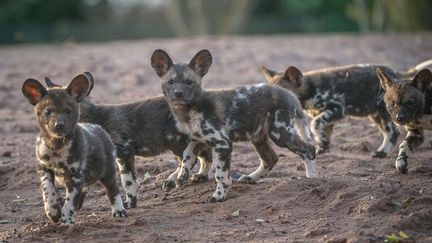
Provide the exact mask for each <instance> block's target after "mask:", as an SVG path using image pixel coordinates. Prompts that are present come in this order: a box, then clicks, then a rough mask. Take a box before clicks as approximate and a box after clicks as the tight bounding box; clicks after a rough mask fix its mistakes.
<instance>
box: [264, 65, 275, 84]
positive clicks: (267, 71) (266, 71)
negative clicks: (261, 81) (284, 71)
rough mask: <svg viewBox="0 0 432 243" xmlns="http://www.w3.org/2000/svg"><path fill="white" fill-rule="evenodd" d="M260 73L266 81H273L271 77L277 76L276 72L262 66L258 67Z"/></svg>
mask: <svg viewBox="0 0 432 243" xmlns="http://www.w3.org/2000/svg"><path fill="white" fill-rule="evenodd" d="M260 70H261V72H262V73H263V74H264V76H265V77H266V79H267V81H270V80H272V79H273V77H274V76H275V75H276V74H277V72H275V71H273V70H270V69H268V68H266V67H264V66H261V67H260Z"/></svg>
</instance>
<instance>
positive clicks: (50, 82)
mask: <svg viewBox="0 0 432 243" xmlns="http://www.w3.org/2000/svg"><path fill="white" fill-rule="evenodd" d="M45 83H46V85H47V86H48V88H52V87H61V86H60V85H58V84H55V83H54V82H53V81H51V79H49V78H48V77H45Z"/></svg>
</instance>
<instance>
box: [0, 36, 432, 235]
mask: <svg viewBox="0 0 432 243" xmlns="http://www.w3.org/2000/svg"><path fill="white" fill-rule="evenodd" d="M156 48H162V49H165V50H167V51H168V52H169V53H170V54H171V56H172V57H173V60H174V61H183V62H186V61H189V60H190V58H192V56H193V55H194V54H195V53H196V52H197V51H198V50H199V49H201V48H207V49H210V51H211V52H212V53H213V56H214V64H213V66H212V67H211V68H210V72H209V74H208V75H207V76H206V77H205V79H204V87H205V88H208V89H215V88H232V87H236V86H239V85H247V84H254V83H259V82H262V81H263V80H264V77H263V75H261V73H260V71H259V66H260V65H267V66H269V67H272V68H274V69H277V70H282V69H284V68H286V67H287V66H288V65H296V66H297V67H298V68H300V69H301V70H304V71H305V70H311V69H317V68H322V67H327V66H334V65H342V64H350V63H367V62H371V63H380V64H387V65H389V66H391V67H394V68H396V69H400V70H405V69H407V68H409V67H411V66H413V65H415V64H417V63H419V62H420V61H423V60H426V59H429V58H432V34H429V33H423V34H402V35H393V34H390V35H365V36H363V35H289V36H271V37H262V36H256V37H221V38H210V37H209V38H192V39H147V40H142V41H130V42H129V41H127V42H110V43H97V44H96V43H86V44H75V43H59V44H57V45H18V46H2V47H0V90H1V92H0V124H1V126H0V241H4V242H6V241H7V242H9V241H10V242H15V241H70V242H76V241H104V242H120V241H122V242H124V241H134V242H158V241H164V242H166V241H169V242H173V241H180V242H183V241H209V242H212V241H228V242H233V241H247V242H251V241H252V242H253V241H260V242H261V241H266V242H327V241H329V242H383V241H384V236H385V235H386V234H391V233H397V232H399V231H400V230H402V231H404V232H405V233H407V234H408V235H409V236H410V237H411V238H412V239H415V240H417V242H432V161H431V159H432V151H431V148H432V145H431V142H430V139H431V136H430V135H431V133H430V132H427V133H426V136H427V139H426V141H425V143H424V144H423V145H422V146H421V147H420V148H419V149H417V151H416V152H415V156H414V158H413V160H412V163H411V164H410V166H409V173H408V174H407V175H401V174H398V173H396V172H395V169H394V167H393V164H394V160H395V158H396V155H397V152H396V151H393V152H392V153H391V155H390V156H388V157H387V158H384V159H373V158H371V156H370V155H369V154H370V153H371V152H372V151H373V150H374V149H375V148H377V147H378V146H379V144H380V141H381V135H380V133H379V131H378V129H377V127H375V126H374V125H372V124H371V123H370V122H369V121H368V120H367V119H352V118H347V119H345V120H343V121H342V122H340V123H338V124H337V125H336V128H335V133H334V135H333V139H332V147H331V152H330V153H328V154H325V155H321V156H319V157H318V158H317V166H318V169H319V173H320V177H319V178H317V179H307V178H305V176H304V174H305V172H304V167H303V166H302V163H301V161H300V159H299V158H298V157H297V156H295V155H294V154H292V153H291V152H289V151H287V150H286V149H280V148H276V151H277V153H278V154H279V157H280V159H279V162H278V164H277V165H276V166H275V167H274V168H273V170H272V171H271V173H270V174H269V176H268V177H267V178H265V179H263V180H261V181H260V182H259V183H258V184H256V185H246V184H238V183H234V184H233V187H232V190H231V191H230V192H229V195H228V199H227V200H226V201H225V202H223V203H216V204H211V203H209V202H207V199H208V197H209V196H210V195H211V193H212V192H213V190H214V180H213V179H212V180H210V181H209V182H206V183H203V184H191V183H189V184H186V185H184V186H183V187H182V188H176V189H173V190H172V191H170V192H166V191H164V190H162V188H161V184H162V181H163V180H164V179H165V178H166V177H167V176H168V175H169V173H171V172H172V171H173V170H174V169H175V167H176V163H175V162H174V161H173V159H174V156H173V155H172V154H170V153H166V154H161V155H159V156H157V157H154V158H137V163H136V165H137V171H138V179H139V182H140V190H139V192H140V194H139V197H138V203H139V205H138V207H137V208H135V209H131V210H129V211H128V214H129V217H128V218H127V219H118V218H112V217H111V215H110V207H109V204H108V200H107V198H106V197H105V194H104V190H103V188H102V187H101V186H100V185H95V186H93V187H92V190H91V191H90V193H89V194H88V196H87V198H86V201H85V202H84V206H83V209H82V210H81V211H80V213H79V214H78V218H77V223H76V225H74V226H73V227H64V226H58V225H55V224H52V223H49V221H48V219H47V217H46V216H45V214H44V211H43V204H42V195H41V193H40V190H39V181H38V176H37V173H36V164H37V163H36V160H35V155H34V144H35V137H36V135H37V133H38V129H37V126H36V121H35V115H34V114H33V107H32V106H31V105H30V104H29V103H28V102H27V101H26V100H25V98H24V97H23V95H22V94H21V85H22V82H23V81H24V80H25V79H26V78H29V77H33V78H37V79H39V80H43V78H44V77H45V76H49V77H50V78H51V79H52V80H54V81H55V82H58V83H63V84H66V83H67V82H69V81H70V80H71V79H72V78H73V77H74V76H75V75H76V74H78V73H81V72H84V71H87V70H88V71H91V72H92V73H93V74H94V76H95V78H96V85H95V88H94V90H93V93H92V98H93V100H94V101H96V102H98V103H121V102H128V101H133V100H136V99H141V98H146V97H152V96H155V95H159V94H160V86H159V81H158V79H157V77H156V75H155V73H154V71H153V70H152V69H151V67H150V62H149V59H150V56H151V54H152V52H153V51H154V50H155V49H156ZM362 95H367V94H362ZM155 112H157V111H155ZM404 135H405V133H404V132H403V131H402V134H401V136H400V138H399V142H398V143H400V141H401V140H402V138H403V137H404ZM274 147H276V146H274ZM232 160H233V163H232V169H233V171H234V172H236V173H238V174H243V173H250V172H251V171H253V170H254V169H255V168H256V167H257V166H258V163H259V161H258V157H257V154H256V153H255V152H254V150H253V148H252V146H251V145H250V144H248V143H236V144H235V147H234V152H233V156H232ZM146 174H147V175H150V177H148V176H145V175H146ZM119 185H120V183H119Z"/></svg>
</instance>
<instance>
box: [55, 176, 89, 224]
mask: <svg viewBox="0 0 432 243" xmlns="http://www.w3.org/2000/svg"><path fill="white" fill-rule="evenodd" d="M83 183H84V178H83V176H82V175H80V174H75V175H71V176H69V177H68V178H65V184H66V200H65V204H64V206H63V208H62V214H61V222H62V223H63V224H66V225H70V224H73V223H75V217H76V212H77V209H78V202H79V199H80V195H81V191H82V188H83Z"/></svg>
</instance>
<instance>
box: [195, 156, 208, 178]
mask: <svg viewBox="0 0 432 243" xmlns="http://www.w3.org/2000/svg"><path fill="white" fill-rule="evenodd" d="M198 160H199V162H200V168H199V171H198V174H200V175H205V176H208V174H209V171H210V166H209V165H207V160H205V159H204V158H203V157H200V156H198Z"/></svg>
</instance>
